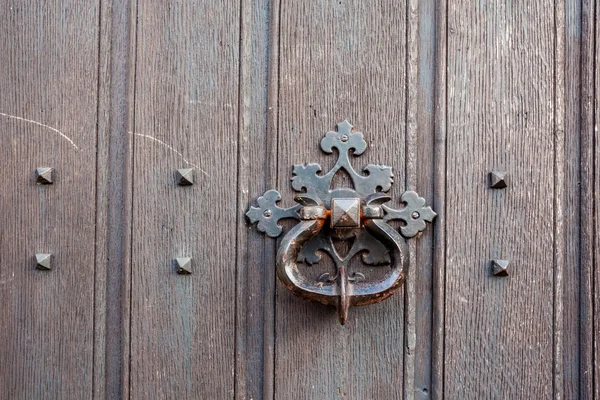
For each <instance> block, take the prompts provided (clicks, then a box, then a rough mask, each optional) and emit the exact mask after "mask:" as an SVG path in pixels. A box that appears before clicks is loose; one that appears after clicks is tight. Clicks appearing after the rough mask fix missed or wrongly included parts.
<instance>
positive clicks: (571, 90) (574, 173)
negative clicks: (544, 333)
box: [557, 0, 582, 399]
mask: <svg viewBox="0 0 600 400" xmlns="http://www.w3.org/2000/svg"><path fill="white" fill-rule="evenodd" d="M581 3H582V2H580V1H572V0H571V1H566V2H565V23H566V29H565V32H566V37H565V45H566V47H565V51H566V53H565V54H566V57H565V65H564V69H565V71H567V73H566V74H565V107H566V113H565V135H566V137H567V138H568V140H567V141H566V143H565V157H566V160H567V162H566V164H565V186H564V189H563V190H564V194H565V196H566V201H565V210H564V216H565V218H564V220H565V250H566V253H565V262H564V276H563V279H564V289H563V297H564V312H563V338H564V339H563V342H564V350H563V374H564V397H565V398H568V399H577V398H579V376H580V375H579V336H580V335H579V318H580V315H579V303H580V290H579V288H580V286H581V284H580V282H581V279H582V278H581V276H580V273H579V266H580V263H579V254H580V248H581V246H580V235H579V231H580V229H581V223H580V215H581V214H580V206H581V196H580V195H581V193H580V189H579V182H580V177H581V166H580V150H581V149H580V147H581V136H582V134H581V115H582V114H581V94H582V92H581V86H582V85H581V79H582V74H581V73H580V71H581V69H580V63H581V54H582V51H581V43H582V36H581V34H582V31H581V21H582V10H581V8H582V7H581V6H582V4H581ZM557 188H558V186H557ZM557 193H558V191H557Z"/></svg>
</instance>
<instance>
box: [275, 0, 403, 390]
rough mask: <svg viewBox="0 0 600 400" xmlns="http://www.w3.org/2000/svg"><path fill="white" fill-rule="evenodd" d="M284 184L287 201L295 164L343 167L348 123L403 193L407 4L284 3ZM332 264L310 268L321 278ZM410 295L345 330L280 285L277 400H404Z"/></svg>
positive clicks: (357, 317)
mask: <svg viewBox="0 0 600 400" xmlns="http://www.w3.org/2000/svg"><path fill="white" fill-rule="evenodd" d="M281 7H282V8H281V13H280V15H281V21H280V22H281V27H280V32H281V36H280V41H281V42H280V53H279V60H280V70H279V84H280V93H279V133H278V134H279V141H278V143H279V157H278V160H279V162H278V179H277V181H278V185H277V187H278V188H279V189H280V190H281V193H282V196H283V198H284V199H285V202H286V203H288V204H289V203H290V201H291V199H292V198H293V193H292V191H291V187H290V184H289V179H290V177H291V168H292V165H293V164H298V163H304V162H318V163H319V164H320V165H321V166H322V167H323V170H324V171H327V170H329V168H330V167H331V166H332V165H333V163H334V161H335V157H334V156H326V155H324V154H323V153H321V151H320V147H319V142H320V140H321V138H322V137H323V135H324V134H325V132H326V131H329V130H333V129H335V124H336V123H337V122H341V121H343V120H344V119H346V118H347V119H348V120H349V121H350V122H351V123H353V125H355V127H356V129H357V130H359V131H361V132H363V133H364V134H365V137H366V140H367V143H369V145H370V147H369V149H368V150H367V151H366V152H365V153H364V154H363V155H362V156H361V157H360V158H358V159H356V160H355V164H356V167H357V168H358V167H362V166H363V165H365V164H367V163H376V164H386V165H391V166H392V167H393V168H394V173H395V176H396V183H395V184H394V185H393V189H392V191H391V195H392V197H393V198H394V199H395V201H398V198H399V195H400V194H401V193H402V191H403V189H404V177H405V157H404V153H405V140H406V137H405V128H406V125H405V124H406V119H405V118H406V108H405V107H406V4H402V3H398V2H392V1H376V2H369V3H364V2H362V3H361V2H353V3H347V2H338V1H335V2H320V3H306V2H284V3H283V4H282V5H281ZM320 268H323V266H318V265H315V266H313V267H311V269H310V273H315V274H316V273H317V272H318V271H320ZM403 332H404V312H403V292H402V291H400V292H399V293H397V294H396V295H394V296H392V297H391V298H390V299H388V300H386V301H385V302H383V303H380V304H377V305H371V306H368V307H363V308H352V309H351V310H350V315H349V321H348V323H347V325H346V326H341V325H340V324H339V322H338V320H337V315H336V313H335V311H334V310H333V309H331V308H327V307H324V306H320V305H318V304H314V303H308V302H305V301H302V300H300V299H298V298H296V297H295V296H293V295H292V294H291V293H290V292H289V291H288V290H286V289H285V288H283V286H281V285H280V284H278V287H277V308H276V336H275V337H276V359H275V362H276V365H275V397H276V398H288V399H298V398H306V399H314V398H319V399H332V398H396V397H400V396H401V395H402V394H401V393H402V386H403V353H404V352H403V347H404V346H403V345H404V335H403Z"/></svg>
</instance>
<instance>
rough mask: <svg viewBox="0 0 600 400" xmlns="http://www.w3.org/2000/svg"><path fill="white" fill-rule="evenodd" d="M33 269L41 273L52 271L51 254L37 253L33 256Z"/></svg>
mask: <svg viewBox="0 0 600 400" xmlns="http://www.w3.org/2000/svg"><path fill="white" fill-rule="evenodd" d="M35 262H36V265H35V267H36V268H37V269H39V270H42V271H50V270H51V269H52V254H42V253H38V254H36V255H35Z"/></svg>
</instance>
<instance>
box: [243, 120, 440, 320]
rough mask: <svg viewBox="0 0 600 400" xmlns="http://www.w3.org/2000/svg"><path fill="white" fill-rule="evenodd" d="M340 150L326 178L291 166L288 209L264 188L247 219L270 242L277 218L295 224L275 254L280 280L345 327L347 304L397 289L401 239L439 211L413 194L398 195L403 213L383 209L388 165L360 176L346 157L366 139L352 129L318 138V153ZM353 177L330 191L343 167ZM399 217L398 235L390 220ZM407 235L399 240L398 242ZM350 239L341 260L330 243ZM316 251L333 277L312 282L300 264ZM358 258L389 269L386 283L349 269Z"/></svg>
mask: <svg viewBox="0 0 600 400" xmlns="http://www.w3.org/2000/svg"><path fill="white" fill-rule="evenodd" d="M333 148H336V149H337V150H338V153H339V155H338V160H337V162H336V164H335V166H334V167H333V168H332V169H331V171H329V172H328V173H327V174H326V175H320V174H319V172H321V166H320V165H319V164H314V163H311V164H297V165H294V169H293V178H292V188H293V189H294V191H296V192H298V195H297V196H296V197H295V199H294V200H295V201H296V202H297V203H298V204H296V205H295V206H293V207H289V208H281V207H279V206H277V203H278V202H279V201H280V200H281V195H280V194H279V192H278V191H276V190H269V191H267V192H266V193H265V194H264V195H263V196H261V197H259V198H258V207H250V209H249V210H248V212H247V213H246V215H247V216H248V218H249V220H250V222H251V223H258V226H257V227H258V230H259V231H261V232H264V233H266V234H267V235H268V236H270V237H273V238H274V237H278V236H279V235H281V233H282V231H283V228H282V227H281V226H280V225H279V224H278V222H279V220H281V219H285V218H293V219H297V220H300V222H299V223H298V224H297V225H295V226H294V227H293V228H292V229H290V231H289V232H287V234H286V235H285V236H284V238H283V240H282V241H281V243H280V245H279V249H278V251H277V276H278V277H279V279H280V280H281V281H282V282H283V284H284V285H285V286H286V287H287V288H288V289H289V290H291V291H292V292H293V293H295V294H296V295H298V296H300V297H302V298H305V299H308V300H311V301H316V302H319V303H323V304H327V305H331V306H334V307H336V308H337V311H338V315H339V320H340V322H341V323H342V324H344V323H345V322H346V320H347V317H348V308H349V307H350V306H362V305H367V304H373V303H377V302H380V301H382V300H384V299H386V298H387V297H389V296H390V295H392V294H393V293H394V292H395V291H397V290H398V289H399V288H400V286H401V285H402V282H403V281H404V276H405V270H406V268H407V266H408V259H407V257H408V246H407V245H406V241H405V240H404V238H412V237H414V236H415V235H417V234H418V233H419V232H422V231H423V230H425V226H426V224H425V222H426V221H427V222H431V221H432V220H433V218H435V216H436V213H435V212H434V211H433V210H432V209H431V207H426V206H425V200H424V199H423V198H422V197H419V195H418V194H417V193H415V192H412V191H406V192H404V193H403V194H402V196H401V197H400V201H401V202H402V203H404V208H402V209H400V210H396V209H393V208H391V207H388V206H387V205H385V204H384V203H386V202H388V201H390V200H391V198H390V197H389V196H388V195H387V194H385V192H388V191H389V190H390V188H391V186H392V184H393V177H394V176H393V174H392V169H391V167H387V166H384V165H374V164H369V165H367V166H366V167H365V168H364V169H363V171H364V172H365V173H366V175H362V174H359V173H357V172H356V171H355V170H354V168H352V165H351V163H350V154H351V153H352V154H354V156H360V155H361V154H362V153H363V152H364V151H365V150H366V149H367V142H366V141H365V140H364V137H363V134H362V133H360V132H354V131H353V129H352V125H350V123H349V122H348V121H344V122H342V123H339V124H338V125H337V132H327V134H326V135H325V137H324V138H323V139H322V140H321V149H322V150H323V151H324V152H325V153H328V154H331V153H333ZM342 169H343V170H345V171H346V172H347V173H348V175H349V176H350V178H351V180H352V183H353V186H354V187H353V188H347V187H344V188H333V187H332V183H333V177H334V176H335V174H336V173H337V172H338V171H340V170H342ZM391 220H400V221H401V222H402V223H403V225H402V226H401V227H400V233H398V232H397V231H396V230H395V229H394V228H393V227H392V226H390V225H388V223H387V222H388V221H391ZM403 237H404V238H403ZM334 239H336V240H340V239H341V240H349V239H353V242H352V245H351V246H349V247H350V250H349V251H348V252H347V254H345V255H341V254H340V253H339V252H338V250H337V249H336V247H335V246H334V243H333V240H334ZM320 252H324V253H326V254H328V255H329V256H330V257H331V259H332V260H333V262H334V264H335V268H336V273H335V274H332V273H328V272H327V273H323V274H321V275H320V276H319V278H318V279H317V280H316V281H310V280H308V279H307V278H306V277H304V276H303V275H302V274H301V273H300V270H299V269H298V263H300V262H303V263H306V264H308V265H312V264H317V263H318V262H319V261H320V260H321V255H320ZM358 254H362V260H363V263H365V264H367V265H373V266H378V265H381V266H385V267H388V268H390V270H389V272H387V273H386V274H385V276H384V277H383V278H380V279H377V280H367V279H366V278H365V276H364V275H363V274H361V273H358V272H354V273H350V272H349V271H348V266H349V263H350V260H351V259H352V258H353V257H354V256H356V255H358Z"/></svg>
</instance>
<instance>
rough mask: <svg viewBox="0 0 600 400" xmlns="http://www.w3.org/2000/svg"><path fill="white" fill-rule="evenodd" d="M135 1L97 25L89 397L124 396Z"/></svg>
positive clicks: (109, 7) (112, 4)
mask: <svg viewBox="0 0 600 400" xmlns="http://www.w3.org/2000/svg"><path fill="white" fill-rule="evenodd" d="M136 4H137V3H136V2H135V1H130V0H112V1H103V2H102V10H101V18H100V38H99V40H100V43H99V54H100V60H99V68H98V71H99V78H98V91H99V93H98V150H97V197H96V204H97V213H96V263H97V265H96V277H95V278H96V285H95V287H96V293H97V296H96V304H95V318H96V329H95V331H94V334H95V335H94V338H95V351H94V356H95V360H94V379H95V381H94V383H95V385H94V396H95V397H96V398H128V397H129V359H130V358H129V327H130V321H129V318H130V305H131V296H130V289H131V284H130V273H131V254H130V250H131V219H132V217H131V208H132V204H131V196H132V184H131V182H132V149H131V137H130V135H129V134H128V132H129V131H132V130H133V129H132V127H131V125H132V123H133V117H132V113H133V105H134V101H133V94H134V90H133V85H134V73H135V68H134V62H135V54H136V53H135V26H136V25H135V17H136Z"/></svg>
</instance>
